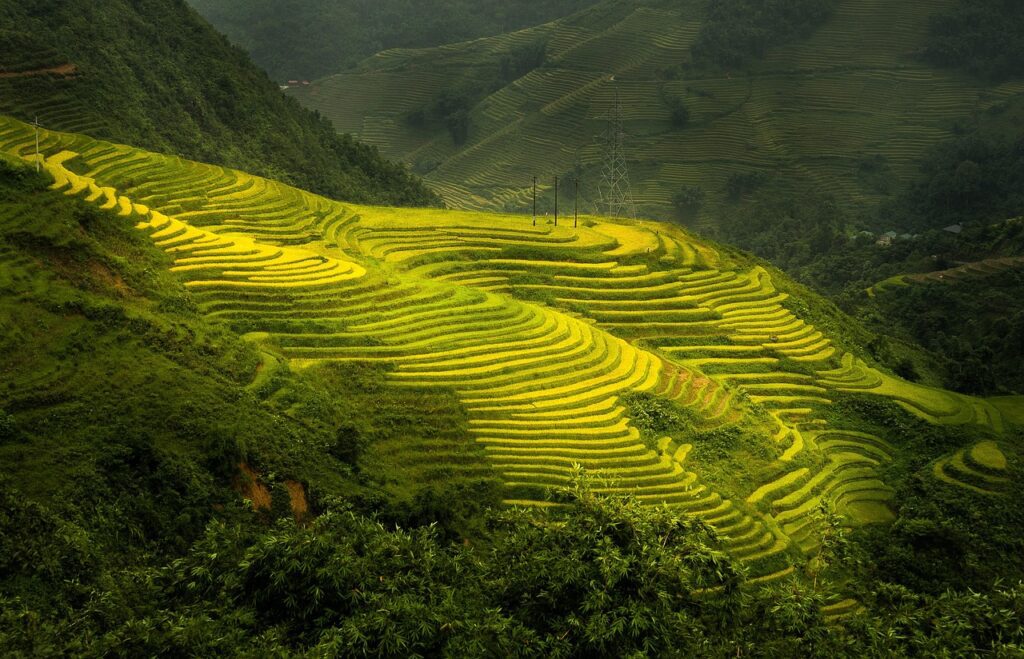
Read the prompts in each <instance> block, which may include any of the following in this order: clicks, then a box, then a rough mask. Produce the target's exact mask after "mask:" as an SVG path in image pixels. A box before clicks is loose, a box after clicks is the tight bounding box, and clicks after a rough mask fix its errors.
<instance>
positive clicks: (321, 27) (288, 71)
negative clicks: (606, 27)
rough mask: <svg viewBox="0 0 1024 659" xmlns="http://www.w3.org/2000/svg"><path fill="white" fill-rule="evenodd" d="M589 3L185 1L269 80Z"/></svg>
mask: <svg viewBox="0 0 1024 659" xmlns="http://www.w3.org/2000/svg"><path fill="white" fill-rule="evenodd" d="M594 2H596V0H555V1H554V2H552V1H551V0H548V1H547V2H530V1H529V0H511V1H510V0H484V1H482V2H481V1H480V0H474V1H472V2H470V1H468V0H419V1H418V2H407V1H403V0H377V1H375V2H368V1H366V0H293V1H292V2H287V3H283V2H280V1H279V0H255V1H254V0H189V4H191V5H192V6H193V7H195V8H196V9H197V10H198V11H199V13H201V14H202V15H203V16H205V17H206V18H207V20H209V21H210V22H211V23H213V25H215V26H216V27H217V29H219V30H220V31H222V32H224V33H225V34H227V35H228V36H229V37H230V38H231V39H232V40H233V41H234V42H235V43H237V44H239V45H240V46H242V47H243V48H245V50H246V51H247V52H248V53H249V54H250V55H252V58H253V59H254V60H255V61H256V63H257V64H259V65H260V66H261V67H263V68H264V69H266V70H267V72H269V73H270V75H271V76H272V77H274V78H275V79H276V80H281V81H284V80H288V79H289V78H318V77H320V76H324V75H328V74H331V73H335V72H337V71H340V70H342V69H345V68H348V67H349V66H352V65H353V64H355V63H357V62H358V61H359V60H362V59H363V58H365V57H369V56H370V55H373V54H374V53H376V52H378V51H380V50H382V49H384V48H422V47H426V46H439V45H441V44H444V43H449V42H452V41H462V40H464V39H472V38H475V37H482V36H486V35H491V34H500V33H502V32H507V31H514V30H519V29H522V28H524V27H529V26H531V25H538V24H540V23H546V22H548V21H550V20H553V19H555V18H559V17H561V16H567V15H568V14H571V13H573V12H575V11H577V10H578V9H580V8H582V7H586V6H588V5H591V4H594Z"/></svg>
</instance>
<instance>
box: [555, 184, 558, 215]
mask: <svg viewBox="0 0 1024 659" xmlns="http://www.w3.org/2000/svg"><path fill="white" fill-rule="evenodd" d="M555 226H556V227H557V226H558V177H557V176H556V177H555Z"/></svg>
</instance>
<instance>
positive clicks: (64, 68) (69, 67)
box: [0, 64, 78, 78]
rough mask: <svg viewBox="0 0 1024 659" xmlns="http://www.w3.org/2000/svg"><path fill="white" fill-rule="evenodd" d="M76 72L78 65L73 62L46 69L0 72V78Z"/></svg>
mask: <svg viewBox="0 0 1024 659" xmlns="http://www.w3.org/2000/svg"><path fill="white" fill-rule="evenodd" d="M76 73H78V67H77V66H75V65H74V64H61V65H60V66H53V67H50V68H48V69H35V70H33V71H11V72H6V73H4V72H0V78H30V77H32V76H43V75H51V74H52V75H58V76H73V75H75V74H76Z"/></svg>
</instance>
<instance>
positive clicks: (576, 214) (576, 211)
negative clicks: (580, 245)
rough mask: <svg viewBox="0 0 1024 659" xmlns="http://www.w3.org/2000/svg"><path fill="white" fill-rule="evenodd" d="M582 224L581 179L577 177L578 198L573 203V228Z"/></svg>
mask: <svg viewBox="0 0 1024 659" xmlns="http://www.w3.org/2000/svg"><path fill="white" fill-rule="evenodd" d="M579 225H580V180H579V179H576V200H575V201H574V202H573V205H572V228H573V229H575V228H577V227H578V226H579Z"/></svg>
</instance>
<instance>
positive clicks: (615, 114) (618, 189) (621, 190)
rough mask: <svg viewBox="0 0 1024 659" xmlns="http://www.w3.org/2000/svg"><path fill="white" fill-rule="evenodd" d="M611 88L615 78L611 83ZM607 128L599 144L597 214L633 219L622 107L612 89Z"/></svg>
mask: <svg viewBox="0 0 1024 659" xmlns="http://www.w3.org/2000/svg"><path fill="white" fill-rule="evenodd" d="M611 83H612V84H613V85H614V84H615V78H614V77H613V78H612V79H611ZM607 117H608V119H607V121H608V125H607V128H606V129H605V132H604V134H603V135H602V137H601V140H602V154H601V159H602V161H603V162H602V167H601V183H600V184H599V185H598V188H597V191H598V199H599V202H598V203H599V204H600V206H601V210H603V211H604V212H605V214H606V215H608V216H609V217H628V218H634V219H635V218H636V205H635V204H634V203H633V192H632V190H631V189H630V186H629V167H628V166H627V165H626V153H625V148H624V144H625V141H626V132H625V131H624V130H623V128H622V103H621V102H620V101H619V90H618V89H615V104H614V105H613V106H612V108H611V110H610V111H609V112H608V114H607Z"/></svg>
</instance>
